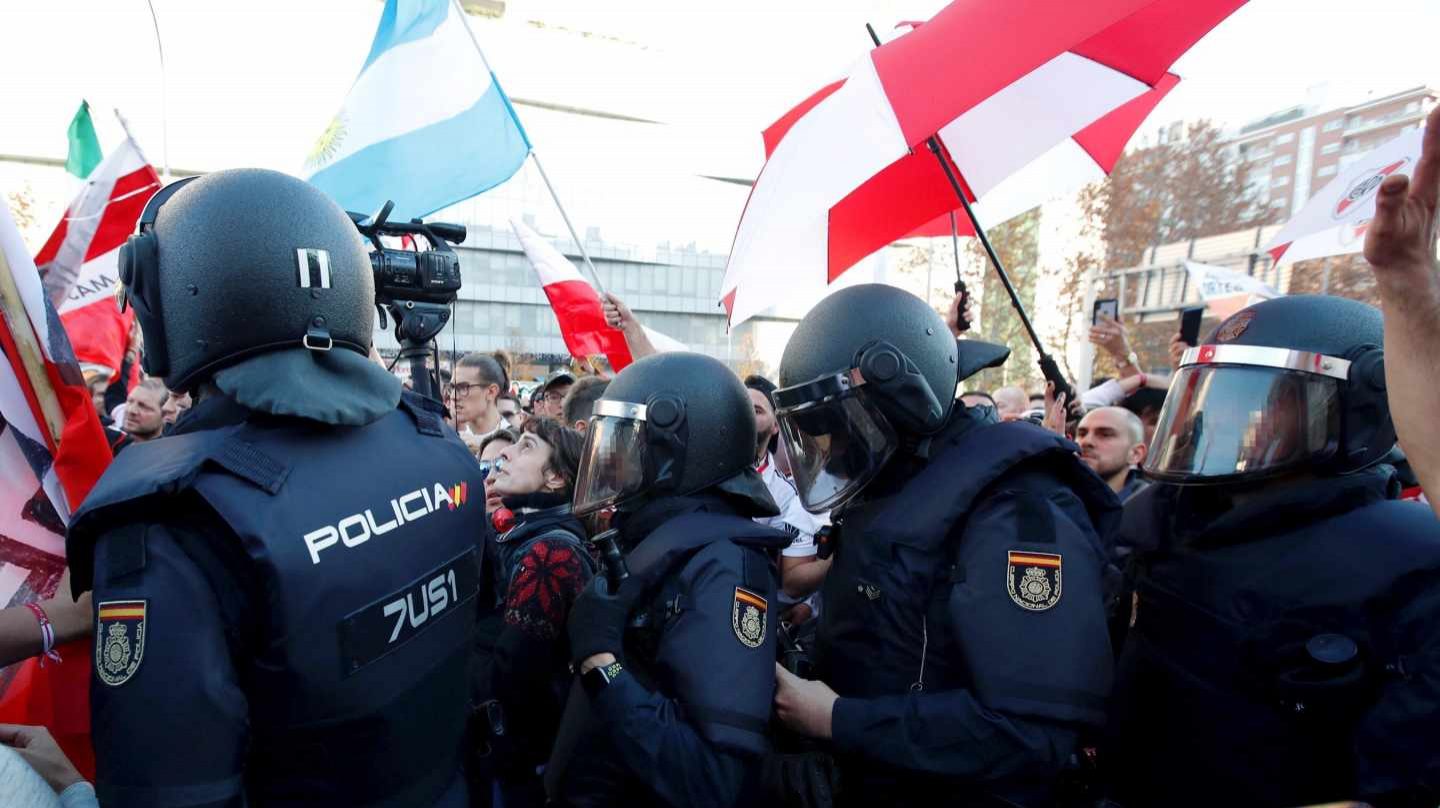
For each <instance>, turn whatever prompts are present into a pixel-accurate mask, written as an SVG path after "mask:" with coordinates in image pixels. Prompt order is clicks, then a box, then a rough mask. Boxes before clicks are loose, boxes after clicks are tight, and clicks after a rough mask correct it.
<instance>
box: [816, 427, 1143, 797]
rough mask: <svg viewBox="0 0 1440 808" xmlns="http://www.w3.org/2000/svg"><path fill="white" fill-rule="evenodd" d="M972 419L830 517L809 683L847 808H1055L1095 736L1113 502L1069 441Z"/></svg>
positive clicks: (1103, 689) (1101, 694)
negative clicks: (1075, 759) (827, 713)
mask: <svg viewBox="0 0 1440 808" xmlns="http://www.w3.org/2000/svg"><path fill="white" fill-rule="evenodd" d="M972 419H973V416H971V415H969V414H966V413H963V412H962V413H961V414H958V415H957V416H955V417H954V418H953V419H952V422H951V424H950V425H949V426H948V427H947V429H946V431H945V432H943V433H942V434H941V435H940V436H937V437H936V438H935V439H934V441H933V444H932V447H931V459H930V461H929V462H928V463H927V464H924V465H923V466H918V467H917V465H918V464H913V463H912V464H911V465H909V466H908V467H907V466H906V465H905V461H897V462H896V463H894V464H892V466H891V467H890V468H889V469H888V470H887V472H885V473H883V474H882V476H881V477H880V478H878V479H877V480H875V481H874V482H872V483H871V484H870V485H869V487H867V489H866V492H865V499H864V500H863V501H861V502H859V503H858V504H855V505H852V506H850V507H848V508H846V509H845V511H844V512H843V513H842V514H841V515H840V516H839V518H837V520H836V524H835V532H834V536H833V538H832V541H833V543H834V544H835V546H836V550H835V561H834V564H833V566H832V567H831V569H830V573H829V575H828V576H827V578H826V582H825V587H824V590H823V591H824V597H825V605H826V614H825V619H824V620H822V621H821V626H820V631H819V636H818V644H817V648H816V651H817V663H818V671H819V675H818V677H817V678H819V679H822V680H823V681H825V682H826V683H827V684H829V685H830V686H831V687H832V688H834V689H835V691H836V693H838V694H839V696H840V698H839V700H838V701H836V702H835V707H834V711H833V713H832V734H833V748H834V752H835V755H836V758H837V760H838V762H839V764H840V771H841V795H842V797H843V798H844V801H845V802H846V803H849V804H856V805H858V804H914V805H919V804H926V803H929V802H933V801H934V799H935V798H936V796H937V795H945V797H946V799H948V800H950V801H951V802H950V803H948V804H967V805H968V804H977V803H984V802H985V801H986V800H987V799H989V798H991V797H997V798H1000V799H1003V800H1008V801H1009V803H1008V804H1021V805H1045V804H1050V803H1051V802H1053V799H1054V788H1055V781H1056V778H1057V775H1058V773H1059V772H1060V770H1061V768H1062V767H1063V766H1064V765H1065V764H1066V763H1067V762H1068V760H1069V758H1070V756H1071V754H1072V752H1073V751H1074V750H1075V749H1076V746H1077V743H1078V741H1079V739H1080V737H1081V734H1082V732H1083V731H1085V730H1086V729H1087V728H1095V727H1099V726H1101V725H1102V724H1103V721H1104V709H1105V698H1106V696H1107V695H1108V693H1109V690H1110V685H1111V677H1112V663H1111V651H1110V644H1109V640H1108V636H1107V631H1106V622H1105V609H1104V602H1103V596H1102V592H1101V577H1102V571H1103V569H1104V566H1105V563H1106V551H1105V548H1104V546H1103V544H1102V541H1101V537H1102V535H1105V534H1106V533H1107V531H1109V530H1111V529H1113V527H1114V524H1115V522H1116V520H1117V519H1118V515H1119V505H1118V502H1117V501H1116V499H1115V495H1114V493H1113V492H1112V491H1110V489H1109V488H1108V487H1107V486H1106V485H1105V484H1104V482H1103V481H1101V480H1100V478H1099V477H1097V476H1095V474H1094V473H1093V472H1091V471H1090V470H1089V469H1088V468H1086V467H1085V466H1083V465H1082V464H1081V463H1080V462H1079V460H1078V459H1077V458H1076V457H1075V446H1074V444H1072V443H1070V442H1069V441H1066V440H1064V439H1063V438H1059V437H1056V436H1054V435H1052V434H1050V433H1048V432H1045V431H1044V430H1041V429H1039V428H1038V427H1035V426H1033V425H1031V424H1028V423H1018V422H1017V423H1012V424H982V423H977V422H976V421H975V420H972Z"/></svg>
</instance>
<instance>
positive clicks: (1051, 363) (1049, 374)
mask: <svg viewBox="0 0 1440 808" xmlns="http://www.w3.org/2000/svg"><path fill="white" fill-rule="evenodd" d="M865 30H866V31H869V32H870V39H871V41H873V42H874V43H875V47H877V48H878V47H880V37H879V35H878V34H876V33H875V27H874V26H872V25H871V24H870V23H868V22H867V23H865ZM926 143H927V145H928V146H929V147H930V152H931V153H932V154H934V155H935V159H936V160H939V161H940V168H941V169H943V170H944V172H945V179H947V180H949V181H950V187H951V188H952V189H954V191H955V196H956V197H957V198H958V199H959V200H960V206H961V207H963V208H965V215H966V216H968V217H970V224H972V225H974V226H975V237H976V238H978V239H980V245H981V246H982V247H984V248H985V254H986V255H988V256H990V263H991V264H993V265H994V266H995V272H996V273H998V274H999V275H1000V283H1001V284H1002V285H1004V287H1005V293H1006V294H1008V295H1010V305H1011V306H1013V307H1014V308H1015V313H1016V314H1018V315H1020V323H1021V324H1022V325H1024V326H1025V332H1026V333H1027V334H1029V335H1030V342H1031V344H1033V345H1034V346H1035V352H1036V353H1038V354H1040V373H1041V375H1043V376H1044V377H1045V380H1046V381H1049V382H1053V383H1054V385H1055V396H1056V397H1057V398H1058V397H1059V396H1060V395H1061V394H1062V393H1063V394H1064V395H1065V399H1066V400H1067V401H1071V402H1073V401H1074V400H1075V391H1074V390H1072V389H1070V383H1069V382H1067V381H1066V380H1065V374H1064V373H1061V372H1060V366H1059V365H1057V364H1055V357H1053V356H1051V355H1050V354H1049V352H1047V351H1046V350H1045V346H1044V345H1042V344H1040V335H1039V334H1036V333H1035V326H1034V325H1032V324H1031V323H1030V315H1029V314H1028V313H1026V311H1025V304H1023V303H1021V302H1020V295H1019V294H1017V293H1016V292H1015V285H1014V284H1013V283H1011V282H1010V273H1008V272H1006V271H1005V265H1004V264H1002V263H1001V262H1000V256H999V255H997V254H996V253H995V248H994V247H992V246H991V245H990V239H989V238H988V237H987V236H986V235H985V228H984V227H982V226H980V220H979V219H978V218H976V217H975V210H974V209H973V208H971V207H970V200H968V199H966V198H965V191H964V189H963V188H961V187H960V180H959V178H957V177H956V176H955V172H954V171H952V170H951V169H950V161H949V160H946V159H945V153H944V152H943V151H942V150H941V149H940V138H939V137H936V136H935V135H931V136H930V138H929V139H928V140H927V141H926ZM951 215H952V216H953V215H954V214H953V212H952V214H951ZM952 221H954V220H953V219H952ZM953 232H954V231H952V233H953ZM956 243H957V245H958V243H959V238H958V236H957V237H956ZM955 262H956V266H955V275H956V283H955V291H957V292H963V291H964V284H962V283H960V280H959V275H960V266H959V262H960V250H959V249H958V246H957V249H956V250H955Z"/></svg>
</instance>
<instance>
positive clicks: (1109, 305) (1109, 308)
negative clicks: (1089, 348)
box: [1090, 297, 1120, 325]
mask: <svg viewBox="0 0 1440 808" xmlns="http://www.w3.org/2000/svg"><path fill="white" fill-rule="evenodd" d="M1102 315H1103V316H1105V317H1109V318H1110V319H1112V320H1118V319H1120V300H1119V298H1114V297H1102V298H1100V299H1099V300H1097V301H1095V309H1094V310H1093V311H1092V312H1090V324H1091V325H1095V324H1096V323H1098V322H1100V317H1101V316H1102Z"/></svg>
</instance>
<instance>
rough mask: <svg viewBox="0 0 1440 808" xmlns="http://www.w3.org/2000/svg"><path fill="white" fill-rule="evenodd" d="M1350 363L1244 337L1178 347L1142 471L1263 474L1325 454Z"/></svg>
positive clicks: (1178, 476) (1335, 439)
mask: <svg viewBox="0 0 1440 808" xmlns="http://www.w3.org/2000/svg"><path fill="white" fill-rule="evenodd" d="M1349 370H1350V363H1349V362H1348V361H1346V360H1344V359H1339V358H1336V357H1331V356H1324V355H1321V354H1312V353H1305V352H1302V351H1291V350H1288V349H1284V348H1263V347H1256V346H1249V345H1202V346H1200V347H1198V348H1191V349H1190V350H1188V351H1186V352H1185V357H1184V359H1183V360H1181V364H1180V370H1179V372H1178V373H1177V374H1176V375H1175V378H1174V379H1173V380H1172V381H1171V383H1170V394H1169V395H1168V396H1167V397H1166V399H1165V407H1164V409H1163V410H1161V412H1160V420H1159V423H1158V424H1157V425H1156V427H1155V438H1154V440H1153V441H1152V442H1151V444H1150V452H1149V458H1148V460H1147V461H1146V463H1145V471H1146V473H1147V474H1149V475H1150V476H1152V477H1155V478H1157V479H1160V480H1164V481H1166V482H1173V483H1220V482H1227V481H1237V480H1245V479H1254V478H1260V477H1266V476H1271V475H1274V474H1278V473H1280V472H1283V471H1286V470H1290V469H1296V468H1301V467H1305V466H1308V465H1311V464H1313V463H1316V462H1320V461H1323V460H1325V459H1327V458H1328V457H1329V456H1330V455H1332V454H1333V453H1334V451H1335V447H1336V446H1337V445H1338V443H1339V438H1340V418H1341V411H1340V383H1341V382H1342V381H1344V380H1346V379H1347V378H1348V375H1349Z"/></svg>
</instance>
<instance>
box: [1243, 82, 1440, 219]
mask: <svg viewBox="0 0 1440 808" xmlns="http://www.w3.org/2000/svg"><path fill="white" fill-rule="evenodd" d="M1435 103H1436V91H1435V90H1434V89H1432V88H1430V87H1425V86H1420V87H1411V88H1409V89H1407V90H1403V91H1401V92H1398V93H1391V94H1389V95H1385V96H1381V97H1378V98H1372V99H1368V100H1366V101H1364V102H1362V103H1359V104H1355V105H1352V106H1348V107H1338V108H1335V109H1328V110H1324V111H1316V110H1315V109H1314V108H1313V107H1309V106H1305V105H1297V106H1294V107H1290V108H1288V109H1283V110H1280V111H1277V112H1275V113H1272V114H1271V115H1268V116H1266V117H1264V118H1262V119H1260V120H1258V121H1253V122H1251V123H1249V124H1246V125H1245V126H1243V127H1241V128H1240V130H1239V132H1238V133H1237V134H1235V135H1234V136H1233V137H1232V138H1231V140H1230V143H1231V144H1232V145H1233V146H1234V148H1235V157H1236V159H1237V160H1238V161H1239V162H1240V164H1241V166H1242V170H1243V171H1244V172H1245V176H1246V178H1247V180H1248V181H1249V183H1250V185H1251V186H1252V187H1253V188H1254V189H1255V192H1256V199H1257V202H1258V203H1259V204H1262V205H1267V206H1269V207H1270V208H1272V209H1273V210H1275V211H1277V214H1278V215H1279V216H1280V217H1281V218H1284V217H1287V216H1289V215H1291V214H1292V213H1294V212H1295V211H1296V210H1298V209H1299V208H1300V207H1301V206H1302V205H1304V204H1305V201H1306V200H1308V199H1309V198H1310V196H1311V194H1313V193H1314V192H1316V191H1318V190H1319V189H1320V188H1322V187H1324V185H1325V183H1327V182H1329V181H1330V180H1331V178H1333V177H1334V176H1335V173H1336V172H1337V171H1339V170H1340V169H1342V168H1344V167H1345V166H1347V165H1349V164H1350V163H1351V162H1352V161H1354V160H1357V159H1359V158H1360V157H1362V156H1363V155H1364V154H1365V153H1366V152H1368V151H1370V150H1371V149H1373V148H1375V147H1376V146H1379V145H1380V144H1381V143H1384V142H1385V141H1387V140H1390V139H1391V138H1394V137H1395V136H1396V135H1399V134H1400V133H1401V132H1403V131H1405V130H1406V129H1412V128H1416V127H1419V126H1421V125H1422V124H1423V122H1424V120H1425V116H1426V114H1428V113H1429V112H1430V110H1431V109H1432V108H1434V106H1435Z"/></svg>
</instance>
